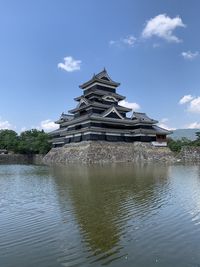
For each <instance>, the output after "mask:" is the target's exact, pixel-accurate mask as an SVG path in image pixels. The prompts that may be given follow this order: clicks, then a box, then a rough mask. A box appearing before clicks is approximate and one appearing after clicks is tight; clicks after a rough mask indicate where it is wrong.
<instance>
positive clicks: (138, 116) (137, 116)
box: [131, 112, 158, 123]
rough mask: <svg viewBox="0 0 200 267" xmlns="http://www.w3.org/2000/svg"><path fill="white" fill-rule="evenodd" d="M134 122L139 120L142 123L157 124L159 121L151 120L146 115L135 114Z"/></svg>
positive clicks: (133, 116)
mask: <svg viewBox="0 0 200 267" xmlns="http://www.w3.org/2000/svg"><path fill="white" fill-rule="evenodd" d="M131 119H132V120H135V119H137V120H139V121H141V122H149V123H157V122H158V121H156V120H154V119H151V118H149V117H148V116H147V115H146V113H142V112H133V115H132V117H131Z"/></svg>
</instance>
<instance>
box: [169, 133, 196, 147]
mask: <svg viewBox="0 0 200 267" xmlns="http://www.w3.org/2000/svg"><path fill="white" fill-rule="evenodd" d="M184 146H193V147H197V146H200V132H196V140H194V141H192V140H189V139H187V138H185V137H183V138H181V139H178V140H173V139H171V138H169V139H168V147H169V148H170V149H171V150H172V151H174V152H180V151H181V148H182V147H184Z"/></svg>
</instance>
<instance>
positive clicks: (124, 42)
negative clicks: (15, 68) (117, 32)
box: [109, 35, 137, 47]
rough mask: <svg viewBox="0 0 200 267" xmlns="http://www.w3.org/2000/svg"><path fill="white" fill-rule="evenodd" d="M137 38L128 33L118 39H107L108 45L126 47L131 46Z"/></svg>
mask: <svg viewBox="0 0 200 267" xmlns="http://www.w3.org/2000/svg"><path fill="white" fill-rule="evenodd" d="M136 40H137V38H136V37H135V36H133V35H128V36H126V37H124V38H120V39H119V40H115V41H114V40H111V41H109V45H111V46H112V45H115V46H117V47H123V46H128V47H133V46H134V45H135V42H136Z"/></svg>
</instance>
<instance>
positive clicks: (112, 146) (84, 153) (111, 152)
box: [44, 141, 175, 164]
mask: <svg viewBox="0 0 200 267" xmlns="http://www.w3.org/2000/svg"><path fill="white" fill-rule="evenodd" d="M139 161H146V162H151V161H167V162H173V161H175V158H174V156H173V153H172V152H171V151H170V150H169V148H167V147H153V146H152V145H151V144H150V143H141V142H135V143H125V142H116V143H114V142H105V141H85V142H81V143H71V144H66V145H65V146H64V147H60V148H52V149H51V150H50V151H49V153H48V154H47V155H46V156H45V157H44V163H45V164H52V163H109V162H139Z"/></svg>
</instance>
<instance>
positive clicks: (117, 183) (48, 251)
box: [0, 164, 200, 267]
mask: <svg viewBox="0 0 200 267" xmlns="http://www.w3.org/2000/svg"><path fill="white" fill-rule="evenodd" d="M103 265H107V266H131V267H132V266H136V267H141V266H142V267H143V266H145V267H151V266H162V267H165V266H170V267H172V266H176V267H177V266H178V267H179V266H180V267H186V266H188V267H189V266H191V267H192V266H196V267H198V266H200V166H181V165H177V166H159V165H150V166H144V165H143V166H133V165H124V164H118V165H112V166H110V165H107V166H102V167H98V166H96V167H94V166H93V167H86V166H82V167H81V166H68V167H61V166H58V167H45V166H32V165H0V267H36V266H37V267H61V266H66V267H70V266H73V267H77V266H81V267H82V266H103Z"/></svg>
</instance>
